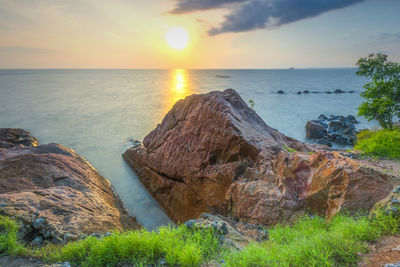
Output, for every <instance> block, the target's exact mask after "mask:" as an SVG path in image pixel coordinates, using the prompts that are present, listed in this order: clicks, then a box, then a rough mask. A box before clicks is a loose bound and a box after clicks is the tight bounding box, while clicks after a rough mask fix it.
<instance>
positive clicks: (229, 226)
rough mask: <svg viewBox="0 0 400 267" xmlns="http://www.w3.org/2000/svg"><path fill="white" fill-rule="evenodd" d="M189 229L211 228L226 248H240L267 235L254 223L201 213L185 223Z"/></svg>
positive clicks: (263, 238)
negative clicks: (196, 217)
mask: <svg viewBox="0 0 400 267" xmlns="http://www.w3.org/2000/svg"><path fill="white" fill-rule="evenodd" d="M185 225H186V226H187V227H188V228H189V229H210V228H211V229H213V231H214V232H215V233H216V234H218V235H220V236H221V238H220V241H222V244H223V246H225V247H226V248H236V249H241V248H242V247H243V246H245V245H247V244H248V243H249V242H251V241H261V240H265V239H266V238H267V237H268V232H267V231H266V230H265V229H264V228H262V227H260V226H259V225H255V224H245V223H241V222H237V221H235V220H232V219H229V218H227V217H224V216H221V215H211V214H208V213H203V214H201V216H200V217H199V218H198V219H195V220H189V221H187V222H186V223H185Z"/></svg>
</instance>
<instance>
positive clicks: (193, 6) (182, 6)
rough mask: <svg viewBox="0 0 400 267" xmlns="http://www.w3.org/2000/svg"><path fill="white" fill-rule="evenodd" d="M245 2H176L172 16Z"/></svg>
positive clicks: (209, 0)
mask: <svg viewBox="0 0 400 267" xmlns="http://www.w3.org/2000/svg"><path fill="white" fill-rule="evenodd" d="M246 1H247V0H177V3H176V6H175V8H174V9H173V10H171V13H172V14H182V13H187V12H192V11H198V10H207V9H213V8H219V7H222V6H224V5H227V4H232V3H239V2H246Z"/></svg>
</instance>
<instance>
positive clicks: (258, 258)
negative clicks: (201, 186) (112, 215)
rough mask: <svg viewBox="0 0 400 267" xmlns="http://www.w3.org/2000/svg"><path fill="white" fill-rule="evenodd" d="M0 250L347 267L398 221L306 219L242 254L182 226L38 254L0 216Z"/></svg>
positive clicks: (75, 258)
mask: <svg viewBox="0 0 400 267" xmlns="http://www.w3.org/2000/svg"><path fill="white" fill-rule="evenodd" d="M0 229H1V235H0V237H1V238H0V249H1V252H2V253H5V254H8V255H14V256H17V255H26V256H36V257H38V258H40V259H42V260H43V261H46V262H48V263H54V262H60V261H69V262H71V263H72V265H74V266H75V265H78V266H120V265H123V264H125V263H126V264H134V265H135V266H147V265H156V266H157V265H161V264H162V263H163V262H164V263H167V264H168V265H169V266H176V265H178V266H199V265H201V264H203V263H206V262H210V261H212V260H216V261H217V262H219V263H221V264H222V265H223V266H351V265H355V264H356V263H357V261H358V260H359V253H362V252H366V251H367V244H368V243H367V242H371V241H375V240H376V239H377V238H379V236H380V235H383V234H396V233H398V232H399V229H400V228H399V220H398V218H396V217H394V216H393V215H392V214H391V213H388V212H385V211H383V210H377V211H376V212H374V214H373V216H372V217H371V218H369V217H367V216H361V215H360V216H356V217H351V216H348V215H346V214H339V215H336V216H335V217H334V218H332V220H331V221H327V220H325V219H324V218H321V217H318V216H313V217H308V216H304V217H302V218H300V219H299V220H298V221H297V222H295V223H294V224H293V225H291V226H290V225H276V226H274V227H272V228H270V229H269V240H267V241H264V242H253V243H250V244H249V245H248V246H246V247H245V248H244V249H242V250H239V251H238V250H236V249H231V250H227V249H225V248H224V247H222V246H221V243H220V236H219V235H218V234H217V233H216V232H214V231H213V230H211V229H202V230H201V229H198V230H190V229H188V228H187V227H185V226H178V227H161V228H159V229H158V230H157V231H153V232H151V231H147V230H144V229H141V230H136V231H128V232H125V233H119V232H114V233H112V234H111V235H109V236H106V237H103V238H100V239H98V238H96V237H88V238H86V239H82V240H79V241H75V242H71V243H68V244H66V245H63V246H59V245H50V244H49V245H46V246H44V247H43V248H41V249H38V248H36V249H35V248H29V247H24V246H23V245H21V244H20V243H19V242H18V239H17V230H18V225H17V224H16V223H15V222H14V221H12V220H11V219H9V218H7V217H3V216H0Z"/></svg>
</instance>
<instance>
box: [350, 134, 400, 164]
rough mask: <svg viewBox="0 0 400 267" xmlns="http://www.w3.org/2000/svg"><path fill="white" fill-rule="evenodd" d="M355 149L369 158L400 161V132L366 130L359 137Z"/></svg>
mask: <svg viewBox="0 0 400 267" xmlns="http://www.w3.org/2000/svg"><path fill="white" fill-rule="evenodd" d="M354 149H355V150H359V151H361V152H362V153H363V154H364V155H367V156H372V157H378V158H389V159H400V130H399V128H396V129H394V130H385V129H384V130H378V129H374V130H364V131H362V132H361V133H359V134H358V135H357V143H356V145H355V147H354Z"/></svg>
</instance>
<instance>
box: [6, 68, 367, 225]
mask: <svg viewBox="0 0 400 267" xmlns="http://www.w3.org/2000/svg"><path fill="white" fill-rule="evenodd" d="M216 75H222V76H229V78H218V77H216ZM365 82H366V81H365V80H364V79H363V78H360V77H358V76H356V74H355V69H350V68H349V69H294V70H289V69H287V70H283V69H281V70H183V69H175V70H129V69H124V70H103V69H101V70H61V69H57V70H0V127H1V128H8V127H16V128H23V129H26V130H28V131H30V132H31V133H32V134H33V135H34V136H36V137H37V138H38V139H39V141H40V142H41V143H50V142H55V143H60V144H63V145H65V146H67V147H70V148H72V149H74V150H75V151H76V152H77V153H78V154H80V155H81V156H83V157H85V158H86V159H87V160H89V161H90V162H91V163H92V165H93V166H94V167H95V168H96V169H97V170H99V172H100V173H101V174H102V175H103V176H105V177H106V178H108V179H109V180H110V181H111V182H112V184H113V186H114V188H115V189H116V191H117V193H118V194H119V196H120V197H121V199H122V201H123V202H124V205H125V207H126V208H127V209H128V210H129V212H130V213H131V214H132V215H134V216H136V218H137V219H138V221H139V222H140V223H142V224H143V225H144V226H145V227H147V228H149V229H153V228H155V227H157V226H159V225H163V224H168V223H170V222H171V221H170V219H169V218H168V217H167V216H166V215H165V213H164V212H163V210H162V209H161V208H160V206H159V205H158V203H157V202H156V201H155V200H154V199H153V198H152V197H151V196H150V195H149V193H148V192H147V191H146V189H145V188H143V186H142V185H141V183H140V181H139V179H138V178H137V176H136V175H135V174H134V172H133V171H132V170H131V169H130V168H129V167H128V165H127V164H126V163H125V162H124V160H123V159H122V156H121V154H122V153H123V152H124V151H125V150H126V149H127V148H128V147H129V146H130V144H131V143H132V140H142V139H143V138H144V136H145V135H146V134H147V133H148V132H149V131H151V130H152V129H154V128H155V127H156V125H157V124H158V123H159V122H160V121H161V120H162V118H163V116H164V115H165V114H166V113H167V111H168V110H169V109H170V108H171V107H172V106H173V104H174V103H175V102H176V101H177V100H179V99H182V98H184V97H185V96H187V95H190V94H197V93H207V92H210V91H214V90H224V89H227V88H233V89H235V90H237V91H238V92H239V93H240V95H241V96H242V97H243V99H244V100H245V101H248V100H250V99H253V100H254V101H255V104H256V105H255V110H256V112H257V113H258V114H259V115H260V116H261V117H262V118H263V119H264V120H265V122H266V123H267V124H269V125H270V126H272V127H273V128H276V129H278V130H279V131H281V132H283V133H284V134H286V135H288V136H291V137H294V138H297V139H299V140H302V141H305V139H304V137H305V130H304V126H305V124H306V122H307V121H308V120H311V119H316V118H317V117H318V116H319V115H320V114H326V115H330V114H335V115H349V114H352V115H356V114H357V107H358V106H359V105H360V103H361V98H360V92H361V91H362V85H363V84H364V83H365ZM335 89H342V90H346V91H349V90H353V91H355V92H354V93H352V94H351V93H345V94H326V93H325V91H328V90H329V91H333V90H335ZM278 90H283V91H284V92H285V94H277V93H276V92H277V91H278ZM303 90H309V91H319V92H321V93H319V94H301V95H298V94H296V92H298V91H303ZM371 125H373V124H372V123H368V122H366V121H365V120H361V123H360V124H359V125H358V127H359V128H364V127H369V126H371Z"/></svg>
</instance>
